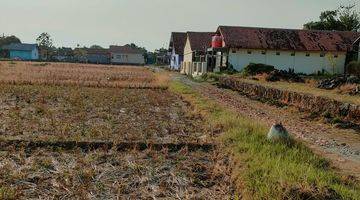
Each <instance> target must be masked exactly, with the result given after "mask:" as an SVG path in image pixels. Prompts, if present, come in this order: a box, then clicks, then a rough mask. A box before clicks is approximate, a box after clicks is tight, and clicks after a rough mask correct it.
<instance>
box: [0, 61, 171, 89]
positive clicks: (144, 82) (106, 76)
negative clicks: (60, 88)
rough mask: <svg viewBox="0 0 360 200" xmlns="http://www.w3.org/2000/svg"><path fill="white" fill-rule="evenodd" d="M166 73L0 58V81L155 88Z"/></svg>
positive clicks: (160, 85)
mask: <svg viewBox="0 0 360 200" xmlns="http://www.w3.org/2000/svg"><path fill="white" fill-rule="evenodd" d="M166 81H167V80H166V79H164V77H163V76H159V75H158V74H157V75H155V74H154V73H153V72H151V71H150V70H148V69H146V68H144V67H134V66H111V65H110V66H107V65H92V64H74V63H31V62H0V82H1V83H9V84H42V85H73V86H88V87H115V88H123V87H125V88H128V87H130V88H148V87H150V88H154V87H155V88H156V87H163V86H164V85H165V84H166Z"/></svg>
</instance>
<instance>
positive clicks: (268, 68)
mask: <svg viewBox="0 0 360 200" xmlns="http://www.w3.org/2000/svg"><path fill="white" fill-rule="evenodd" d="M274 70H275V67H274V66H272V65H266V64H261V63H258V64H256V63H250V64H249V65H248V66H246V67H245V68H244V71H243V73H244V74H246V75H256V74H262V73H270V72H272V71H274Z"/></svg>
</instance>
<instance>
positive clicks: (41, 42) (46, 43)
mask: <svg viewBox="0 0 360 200" xmlns="http://www.w3.org/2000/svg"><path fill="white" fill-rule="evenodd" d="M36 42H37V44H38V46H39V50H40V55H41V58H42V59H43V60H48V59H50V57H51V55H52V54H53V50H54V48H53V40H52V39H51V36H50V34H49V33H45V32H44V33H41V34H40V35H39V37H38V38H37V39H36Z"/></svg>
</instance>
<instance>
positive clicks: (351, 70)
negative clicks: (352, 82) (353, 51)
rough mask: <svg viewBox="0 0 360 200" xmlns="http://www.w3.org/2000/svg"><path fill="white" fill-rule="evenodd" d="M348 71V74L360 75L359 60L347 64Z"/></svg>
mask: <svg viewBox="0 0 360 200" xmlns="http://www.w3.org/2000/svg"><path fill="white" fill-rule="evenodd" d="M346 69H347V70H346V71H347V73H348V74H354V75H359V76H360V62H357V61H351V62H350V63H349V64H348V65H347V66H346Z"/></svg>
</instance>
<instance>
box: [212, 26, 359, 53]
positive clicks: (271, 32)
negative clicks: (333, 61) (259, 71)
mask: <svg viewBox="0 0 360 200" xmlns="http://www.w3.org/2000/svg"><path fill="white" fill-rule="evenodd" d="M218 32H220V33H221V35H222V36H223V38H224V42H225V45H226V47H233V48H251V49H276V50H295V51H344V52H345V51H348V50H350V49H351V48H352V44H353V42H354V41H355V40H356V39H357V38H358V37H360V33H358V32H345V31H343V32H341V31H311V30H295V29H272V28H253V27H236V26H220V27H219V28H218Z"/></svg>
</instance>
